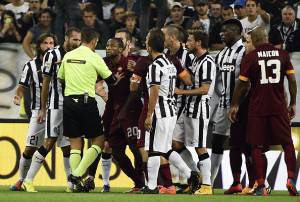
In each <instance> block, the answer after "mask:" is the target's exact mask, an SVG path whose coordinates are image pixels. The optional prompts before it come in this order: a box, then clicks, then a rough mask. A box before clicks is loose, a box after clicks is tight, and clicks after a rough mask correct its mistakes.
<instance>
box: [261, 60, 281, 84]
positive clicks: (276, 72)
mask: <svg viewBox="0 0 300 202" xmlns="http://www.w3.org/2000/svg"><path fill="white" fill-rule="evenodd" d="M258 64H259V66H260V70H261V79H260V84H268V83H279V81H280V67H281V63H280V60H278V59H271V60H267V61H266V60H259V61H258ZM266 68H272V73H273V75H272V76H269V77H267V73H266Z"/></svg>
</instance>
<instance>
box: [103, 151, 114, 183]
mask: <svg viewBox="0 0 300 202" xmlns="http://www.w3.org/2000/svg"><path fill="white" fill-rule="evenodd" d="M101 161H102V180H103V184H104V185H109V176H110V168H111V163H112V158H111V157H110V158H109V159H103V158H101Z"/></svg>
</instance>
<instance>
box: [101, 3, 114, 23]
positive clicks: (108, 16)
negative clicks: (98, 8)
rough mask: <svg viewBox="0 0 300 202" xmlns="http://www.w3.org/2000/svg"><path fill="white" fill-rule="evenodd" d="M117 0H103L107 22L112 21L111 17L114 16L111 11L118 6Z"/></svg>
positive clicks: (104, 18)
mask: <svg viewBox="0 0 300 202" xmlns="http://www.w3.org/2000/svg"><path fill="white" fill-rule="evenodd" d="M116 2H117V0H102V3H103V6H102V10H103V21H104V22H105V23H106V24H110V22H111V18H112V16H111V14H112V13H111V11H112V9H113V8H114V7H115V6H116Z"/></svg>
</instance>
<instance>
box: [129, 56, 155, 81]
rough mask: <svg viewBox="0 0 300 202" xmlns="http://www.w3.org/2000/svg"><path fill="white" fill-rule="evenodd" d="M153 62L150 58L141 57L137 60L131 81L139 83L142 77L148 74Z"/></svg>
mask: <svg viewBox="0 0 300 202" xmlns="http://www.w3.org/2000/svg"><path fill="white" fill-rule="evenodd" d="M151 63H152V61H151V59H150V58H148V57H140V58H139V59H138V60H137V62H136V65H135V68H134V71H133V75H132V77H131V81H132V82H138V83H139V82H140V81H141V80H142V78H145V77H146V75H147V70H148V67H149V65H150V64H151Z"/></svg>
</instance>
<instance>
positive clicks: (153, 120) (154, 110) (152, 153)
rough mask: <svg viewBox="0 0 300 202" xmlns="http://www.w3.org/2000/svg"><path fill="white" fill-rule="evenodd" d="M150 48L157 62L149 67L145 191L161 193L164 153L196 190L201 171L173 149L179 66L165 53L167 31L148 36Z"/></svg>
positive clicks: (156, 30) (153, 31)
mask: <svg viewBox="0 0 300 202" xmlns="http://www.w3.org/2000/svg"><path fill="white" fill-rule="evenodd" d="M146 45H147V50H148V52H149V55H150V56H151V58H153V60H154V61H153V63H152V64H151V65H150V66H149V69H148V74H147V86H148V89H149V104H148V112H147V118H146V120H145V129H146V130H147V131H148V132H147V133H146V137H145V150H148V156H149V158H148V187H147V188H145V189H144V193H146V194H149V193H158V188H157V176H158V170H159V167H160V156H163V157H164V158H165V159H167V160H169V161H170V162H171V163H173V164H174V165H175V166H177V167H178V169H179V170H180V171H181V172H182V173H183V174H184V175H185V177H186V178H188V179H189V183H190V184H191V188H192V190H195V189H196V188H197V186H198V183H199V181H198V174H197V173H196V172H194V171H191V170H190V169H189V167H188V166H187V165H186V164H185V163H184V161H183V160H182V158H181V157H180V156H179V155H178V153H177V152H175V151H173V150H172V146H171V144H172V134H173V130H174V128H175V125H176V119H177V117H176V104H175V97H174V91H175V82H176V78H177V69H176V67H175V66H174V64H173V63H172V62H171V61H170V60H169V59H168V58H167V57H166V56H165V55H164V54H163V53H162V52H163V49H164V34H163V32H162V31H161V30H159V29H153V30H151V31H150V32H149V34H148V35H147V38H146Z"/></svg>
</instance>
